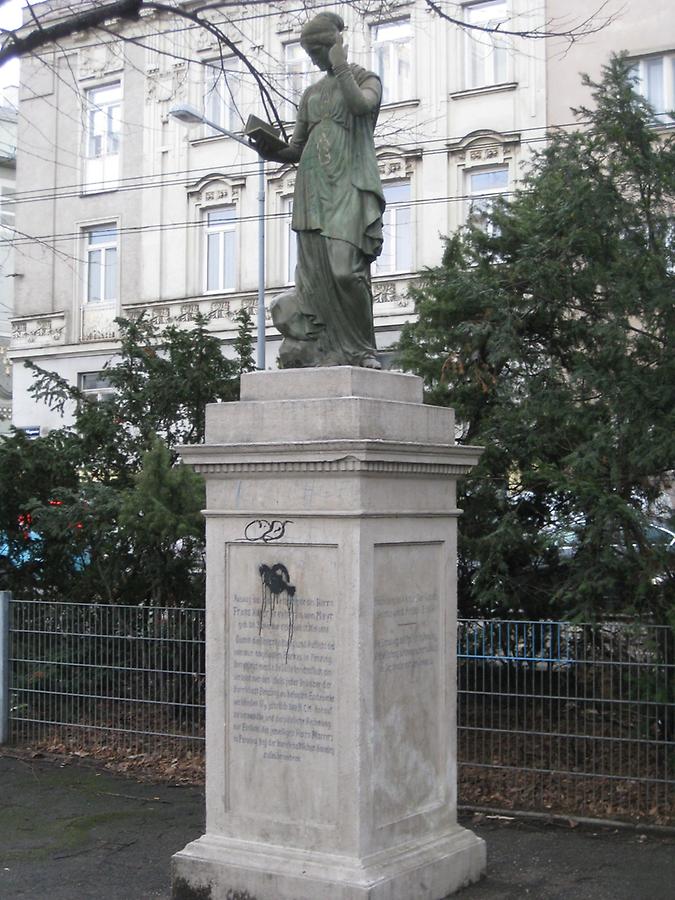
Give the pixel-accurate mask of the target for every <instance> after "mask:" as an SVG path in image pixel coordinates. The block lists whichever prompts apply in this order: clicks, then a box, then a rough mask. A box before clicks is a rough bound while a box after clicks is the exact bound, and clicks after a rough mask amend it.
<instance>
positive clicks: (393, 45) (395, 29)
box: [371, 19, 412, 103]
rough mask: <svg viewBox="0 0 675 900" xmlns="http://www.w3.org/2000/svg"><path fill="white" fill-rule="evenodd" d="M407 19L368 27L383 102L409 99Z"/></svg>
mask: <svg viewBox="0 0 675 900" xmlns="http://www.w3.org/2000/svg"><path fill="white" fill-rule="evenodd" d="M411 34H412V32H411V29H410V20H409V19H406V20H405V21H401V22H387V23H385V24H384V25H374V26H373V27H372V29H371V40H372V47H373V68H374V70H375V72H376V73H377V74H378V75H379V76H380V80H381V81H382V103H396V102H397V101H399V100H409V99H410V97H411V95H412V84H411V79H410V44H411Z"/></svg>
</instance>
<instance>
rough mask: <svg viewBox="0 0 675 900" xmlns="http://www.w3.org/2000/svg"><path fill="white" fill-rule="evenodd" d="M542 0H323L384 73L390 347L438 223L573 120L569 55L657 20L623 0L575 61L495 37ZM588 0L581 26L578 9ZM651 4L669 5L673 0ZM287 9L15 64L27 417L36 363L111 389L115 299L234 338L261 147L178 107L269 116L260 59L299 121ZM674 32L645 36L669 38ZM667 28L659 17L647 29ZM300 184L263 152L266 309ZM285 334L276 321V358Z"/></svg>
mask: <svg viewBox="0 0 675 900" xmlns="http://www.w3.org/2000/svg"><path fill="white" fill-rule="evenodd" d="M612 2H613V0H612ZM575 3H576V0H575ZM575 3H572V4H571V5H575ZM186 5H187V6H189V4H186ZM548 5H549V7H550V8H547V7H546V5H545V4H543V3H541V2H535V0H480V2H457V3H454V4H450V5H449V6H448V12H450V13H452V15H455V16H456V17H458V18H460V19H461V20H463V21H465V22H466V23H467V24H468V25H470V26H479V27H480V26H487V27H489V28H490V29H492V30H491V31H488V32H485V31H480V30H477V29H476V28H469V29H463V28H460V27H458V26H457V25H456V24H454V23H452V22H450V21H447V20H445V19H443V18H440V17H439V16H438V15H436V14H435V13H434V12H433V11H432V10H431V9H430V8H429V7H428V5H427V4H426V3H425V2H424V0H413V2H409V3H406V2H400V3H398V2H394V3H387V4H382V5H379V6H378V7H377V10H376V12H374V14H373V15H372V16H368V15H366V16H364V15H362V14H360V13H358V12H357V11H356V9H355V5H354V4H350V3H343V4H339V3H336V4H335V5H334V6H333V7H331V8H332V9H333V10H334V11H336V12H338V13H339V14H341V15H342V16H343V18H344V19H345V22H346V26H347V33H346V36H345V43H346V44H348V45H349V57H350V59H351V60H352V61H354V62H357V63H359V64H360V65H362V66H364V67H366V68H368V69H373V70H375V71H377V72H378V73H379V74H380V75H381V77H382V81H383V85H384V96H383V105H382V109H381V112H380V117H379V122H378V127H377V131H376V150H377V156H378V160H379V166H380V172H381V176H382V181H383V185H384V190H385V195H386V197H387V201H388V209H387V212H386V214H385V223H384V224H385V249H384V252H383V254H382V256H381V257H380V258H379V259H378V261H377V264H376V265H375V266H374V267H373V273H372V274H373V292H374V299H375V304H374V311H375V327H376V336H377V342H378V347H380V348H381V349H383V350H384V349H386V348H387V347H389V346H391V344H392V343H393V341H394V340H395V339H396V337H397V335H398V333H399V331H400V328H401V325H402V323H403V322H405V321H406V320H407V319H409V318H410V316H411V315H412V313H413V306H412V302H411V300H410V298H409V296H408V289H409V286H410V284H411V283H412V282H413V281H414V279H415V277H416V276H417V274H418V273H419V272H420V271H422V270H424V269H425V268H426V267H428V266H433V265H437V264H438V263H439V261H440V258H441V254H442V250H443V241H442V238H443V236H444V235H447V234H450V233H451V232H453V231H454V230H455V229H456V228H458V227H460V226H461V225H462V224H463V223H464V222H466V220H467V218H468V217H470V216H471V217H474V218H476V219H477V220H478V221H480V218H481V216H482V215H483V214H484V211H485V209H486V208H487V207H488V206H489V204H490V203H491V202H492V198H493V197H494V196H495V195H497V194H501V193H508V192H509V191H512V190H513V189H514V187H516V186H517V184H518V179H519V175H520V173H521V171H522V168H523V167H524V166H527V161H528V159H529V157H530V155H531V153H532V151H533V150H534V149H536V148H537V147H541V146H542V144H543V142H544V141H545V135H546V128H547V127H550V126H552V125H557V124H561V123H565V122H568V121H570V114H569V111H568V110H567V107H568V106H569V105H570V104H569V103H568V101H567V100H566V99H565V98H566V97H567V96H569V97H570V98H573V97H576V96H577V95H576V93H575V91H576V85H577V84H578V75H577V71H579V70H583V69H593V67H594V66H595V64H596V63H597V62H599V61H600V58H601V55H602V54H604V55H608V53H609V52H610V50H619V49H622V48H624V47H625V48H626V49H628V50H629V51H631V52H633V50H634V49H635V48H636V41H637V40H638V39H637V37H636V32H637V31H639V29H638V28H637V27H636V21H637V20H638V15H639V21H640V23H644V22H645V20H647V19H649V18H650V14H649V13H647V14H645V13H644V12H643V11H640V12H639V14H638V13H637V11H635V12H632V11H630V10H629V8H626V9H628V11H625V12H624V13H621V11H620V10H621V8H623V7H621V6H620V4H619V3H618V2H617V3H616V7H617V9H618V10H619V12H618V13H617V15H618V16H620V18H617V19H616V20H615V21H614V22H613V23H611V24H610V25H608V26H607V28H606V29H605V30H603V32H600V33H599V34H600V35H601V37H598V41H600V42H601V43H600V44H599V45H598V47H594V46H593V45H591V44H589V45H587V44H586V41H580V42H579V43H577V44H575V45H573V47H572V51H571V53H570V54H568V55H567V56H566V57H560V50H561V46H560V44H559V43H557V42H555V41H554V40H553V39H551V40H549V41H545V40H536V39H520V38H517V37H513V36H509V35H508V34H505V33H504V32H505V31H527V32H531V31H536V30H539V31H541V30H544V29H545V27H546V23H547V22H549V21H550V20H551V19H552V17H554V16H555V17H557V18H559V19H560V20H561V21H564V22H570V21H571V20H575V16H574V15H571V13H570V9H569V7H570V3H569V2H567V0H565V2H564V3H563V2H562V0H548ZM576 5H577V6H578V7H579V11H578V15H576V21H579V20H582V19H583V18H585V17H586V16H587V12H586V11H585V10H584V9H583V8H582V7H583V4H582V3H581V2H579V3H576ZM651 5H652V4H650V6H651ZM653 5H654V6H659V7H663V8H664V9H665V7H666V6H667V5H668V0H654V4H653ZM49 6H50V8H53V7H54V4H53V3H52V4H49ZM284 6H285V4H281V5H271V4H270V5H269V6H266V5H263V6H258V5H255V6H252V7H247V6H246V5H244V4H242V5H241V6H240V7H236V8H233V7H231V6H228V7H227V8H223V9H222V10H218V9H216V10H213V11H212V12H211V13H210V14H209V15H210V16H211V18H212V21H213V22H214V26H215V29H216V30H218V29H221V30H222V31H223V32H224V33H225V34H227V36H228V38H230V39H231V40H232V42H233V45H234V48H233V49H232V48H230V49H227V50H224V49H223V48H222V46H219V44H218V41H217V39H216V37H215V36H214V34H213V32H212V31H210V30H207V29H204V28H199V27H196V26H194V25H193V24H192V23H189V22H186V20H181V19H175V20H173V19H172V20H169V19H167V18H166V17H158V16H156V15H154V14H153V15H148V16H147V17H146V16H144V17H141V19H140V20H139V21H138V22H136V23H133V24H126V25H118V26H116V27H115V28H111V29H110V30H109V31H108V32H107V33H105V34H104V33H102V32H96V33H93V32H85V33H82V34H79V35H75V36H73V37H72V38H70V39H69V40H68V41H67V42H66V43H64V42H61V43H60V46H59V50H58V51H43V52H40V53H39V54H37V55H36V56H34V57H31V58H30V59H27V60H25V61H24V63H23V65H22V85H21V94H20V122H19V141H18V142H19V148H20V151H19V166H18V171H17V195H16V196H17V201H18V202H17V204H16V222H17V225H16V228H17V235H16V238H15V245H16V246H15V252H17V261H16V269H17V275H19V276H20V277H17V278H16V279H15V283H16V303H15V309H16V311H15V319H14V324H13V338H12V351H11V358H12V361H13V368H14V386H15V387H14V397H15V401H14V414H13V416H14V424H15V425H17V426H18V427H28V428H33V429H35V428H36V427H40V428H41V429H43V430H44V429H48V428H50V427H56V426H58V425H61V424H62V421H63V420H62V419H61V418H60V416H57V415H56V414H54V413H51V412H50V411H49V410H48V409H47V408H46V407H45V406H43V405H41V404H35V403H34V402H33V401H32V399H31V397H30V395H29V393H28V388H29V384H30V379H31V375H30V372H29V371H28V370H27V369H25V368H24V367H23V362H24V361H25V360H26V359H31V360H33V361H35V362H36V363H38V364H39V365H41V366H43V367H45V368H49V369H52V370H54V371H56V372H58V373H59V374H60V375H62V376H63V377H65V378H67V379H68V380H69V381H70V382H71V383H73V384H79V385H80V387H82V388H83V389H85V390H89V391H92V392H93V393H95V392H100V391H104V390H105V377H104V375H101V372H102V370H103V367H104V366H105V363H106V362H107V361H108V360H110V359H111V358H113V357H114V354H115V350H116V346H117V344H116V338H117V326H116V324H115V318H116V317H118V316H120V315H122V316H129V317H131V316H137V315H139V314H140V313H141V312H144V313H145V314H146V315H147V316H149V317H150V318H152V319H153V320H155V321H156V322H158V323H160V324H168V323H171V324H179V325H184V327H190V322H191V321H192V320H194V317H195V315H196V314H197V313H198V312H200V313H203V314H204V315H206V316H207V317H208V319H209V328H210V329H212V330H213V332H214V333H215V334H217V335H218V336H219V337H220V338H221V339H222V341H223V345H224V352H226V353H227V352H231V351H230V349H229V348H230V346H231V343H232V340H233V338H234V335H235V331H236V326H235V323H234V322H233V316H234V314H235V313H236V312H237V311H238V310H239V309H240V308H241V307H242V306H248V307H250V308H251V309H253V307H254V306H255V303H256V294H257V290H258V250H259V242H258V193H259V192H258V163H257V157H256V155H255V154H254V153H253V152H252V151H251V150H249V149H248V148H247V147H244V146H242V145H241V144H239V143H237V142H236V141H233V140H232V139H230V138H228V137H225V136H223V135H221V134H219V133H217V132H215V131H214V130H213V129H211V128H209V127H208V126H206V125H203V124H202V125H193V126H186V125H184V124H182V123H181V122H179V121H177V120H176V119H175V118H173V117H172V116H171V115H170V110H171V109H172V108H173V107H175V106H176V105H179V104H186V103H187V104H190V105H191V106H194V107H197V108H198V109H199V110H201V111H202V112H203V113H204V114H205V116H206V117H207V118H209V119H211V120H213V121H214V122H216V123H217V124H218V125H220V126H221V127H224V128H226V129H228V130H231V131H241V130H242V128H243V123H244V122H245V120H246V118H247V116H248V114H249V113H255V114H256V115H259V116H261V117H264V118H268V113H267V111H266V110H265V109H264V108H263V105H262V102H261V97H260V90H259V88H258V85H257V82H256V80H255V78H254V77H253V75H252V73H251V72H250V71H249V69H248V68H247V65H246V61H247V60H248V61H250V62H251V63H252V64H253V65H254V66H255V68H256V69H257V70H258V71H259V72H260V73H263V75H264V77H265V79H266V83H267V84H268V85H269V89H270V92H271V96H272V97H273V98H274V100H275V103H276V105H277V107H278V109H279V111H280V113H281V115H282V117H283V118H284V119H285V120H286V122H287V123H288V124H289V128H290V127H292V120H293V117H294V111H295V104H297V101H298V98H299V95H300V93H301V92H302V89H303V88H304V87H305V86H306V85H307V84H309V83H310V81H311V80H312V79H316V78H318V77H319V74H320V73H317V72H312V71H311V66H310V63H309V60H308V59H307V58H306V57H305V55H304V53H303V52H302V49H301V47H300V44H299V32H300V27H301V25H302V23H303V22H304V21H305V20H306V17H307V13H306V12H305V11H304V10H303V11H300V10H299V9H298V8H297V7H296V6H295V5H294V4H288V9H289V12H283V9H284ZM305 6H306V7H307V8H310V7H311V6H312V4H305ZM316 6H317V9H320V8H323V6H322V5H321V6H320V5H319V4H316ZM630 6H632V4H629V7H630ZM38 9H39V7H38ZM279 9H281V10H282V12H279ZM373 10H375V5H374V4H373ZM574 12H575V13H576V12H577V11H576V10H575V11H574ZM626 16H628V17H629V20H630V21H631V22H632V23H633V27H627V26H626V22H627V21H628V20H627V19H626ZM617 23H618V24H617ZM624 26H626V27H624ZM500 27H501V29H502V31H501V32H500ZM657 30H658V29H657ZM113 32H114V33H113ZM664 34H665V31H664V29H663V28H661V29H660V38H659V40H660V41H661V44H660V45H659V46H655V51H654V52H657V51H658V52H661V51H662V50H663V41H664ZM655 39H656V38H655V37H653V36H652V34H651V32H649V33H648V34H645V36H644V38H640V41H641V42H642V44H645V45H648V44H649V42H650V41H651V40H655ZM587 40H588V39H587ZM235 51H236V52H235ZM635 52H637V49H636V50H635ZM640 52H642V51H640ZM572 53H574V54H575V55H572ZM645 77H646V78H649V77H650V76H649V75H648V74H647V75H646V76H645ZM548 85H550V86H551V87H550V89H549V88H548V87H547V86H548ZM671 85H672V81H671ZM293 184H294V169H293V167H291V166H279V165H276V164H272V163H268V164H267V165H266V167H265V188H266V191H265V193H266V212H265V263H266V278H265V302H266V305H269V303H270V302H271V300H272V299H273V298H274V297H275V296H276V295H278V294H279V293H281V292H282V291H284V290H285V289H287V287H288V285H289V284H291V283H292V280H293V269H294V240H293V234H292V232H291V231H290V214H291V209H292V194H293ZM279 341H280V336H278V335H277V334H276V331H275V329H274V328H273V326H272V324H271V321H269V318H268V321H267V366H268V367H270V368H272V367H275V365H276V362H275V357H276V350H277V347H278V342H279Z"/></svg>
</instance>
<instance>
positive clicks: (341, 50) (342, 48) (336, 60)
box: [328, 31, 347, 69]
mask: <svg viewBox="0 0 675 900" xmlns="http://www.w3.org/2000/svg"><path fill="white" fill-rule="evenodd" d="M328 61H329V62H330V64H331V67H332V68H333V69H336V68H338V67H339V66H344V65H345V64H346V62H347V44H345V43H344V41H343V39H342V34H341V33H340V32H339V31H338V36H337V37H336V38H335V43H334V44H333V46H332V47H331V48H330V49H329V51H328Z"/></svg>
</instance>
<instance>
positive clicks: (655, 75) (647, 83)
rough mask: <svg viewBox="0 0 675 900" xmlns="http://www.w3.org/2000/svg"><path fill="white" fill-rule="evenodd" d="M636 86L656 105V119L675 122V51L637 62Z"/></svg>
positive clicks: (663, 121)
mask: <svg viewBox="0 0 675 900" xmlns="http://www.w3.org/2000/svg"><path fill="white" fill-rule="evenodd" d="M634 72H635V75H636V79H637V80H636V85H635V86H636V88H637V90H638V91H639V92H640V93H641V94H642V96H643V97H644V98H645V100H647V101H648V102H649V103H650V104H651V106H653V107H654V112H655V113H656V119H657V121H659V122H662V123H663V124H665V125H669V124H671V123H672V122H675V116H673V114H672V112H673V110H674V109H675V53H668V54H664V55H662V56H648V57H645V59H641V60H640V61H639V62H637V63H636V64H635V67H634Z"/></svg>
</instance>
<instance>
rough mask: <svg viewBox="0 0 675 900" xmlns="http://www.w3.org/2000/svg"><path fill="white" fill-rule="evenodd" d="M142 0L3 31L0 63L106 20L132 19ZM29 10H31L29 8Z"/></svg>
mask: <svg viewBox="0 0 675 900" xmlns="http://www.w3.org/2000/svg"><path fill="white" fill-rule="evenodd" d="M142 6H143V0H116V2H114V3H107V4H105V5H104V6H97V7H94V8H93V9H88V10H86V12H82V13H77V14H75V15H72V16H68V17H67V18H65V19H61V20H59V21H58V22H55V23H54V24H53V25H45V26H41V25H40V23H39V22H38V23H37V28H36V29H35V31H29V32H28V33H27V34H22V32H23V31H24V29H23V28H20V29H17V30H16V31H8V32H6V33H5V34H6V37H5V39H4V41H3V42H2V47H0V65H2V64H3V63H5V62H7V61H8V60H10V59H16V58H17V57H19V56H25V55H26V54H28V53H32V52H33V51H34V50H38V49H39V48H40V47H44V46H46V45H47V44H50V43H52V42H54V41H58V40H61V39H62V38H66V37H69V36H70V35H71V34H75V33H76V32H78V31H86V30H87V29H88V28H95V27H96V26H97V25H100V24H102V23H103V22H106V21H108V20H109V19H129V20H135V19H137V18H138V16H139V14H140V10H141V7H142ZM31 12H32V9H31Z"/></svg>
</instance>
